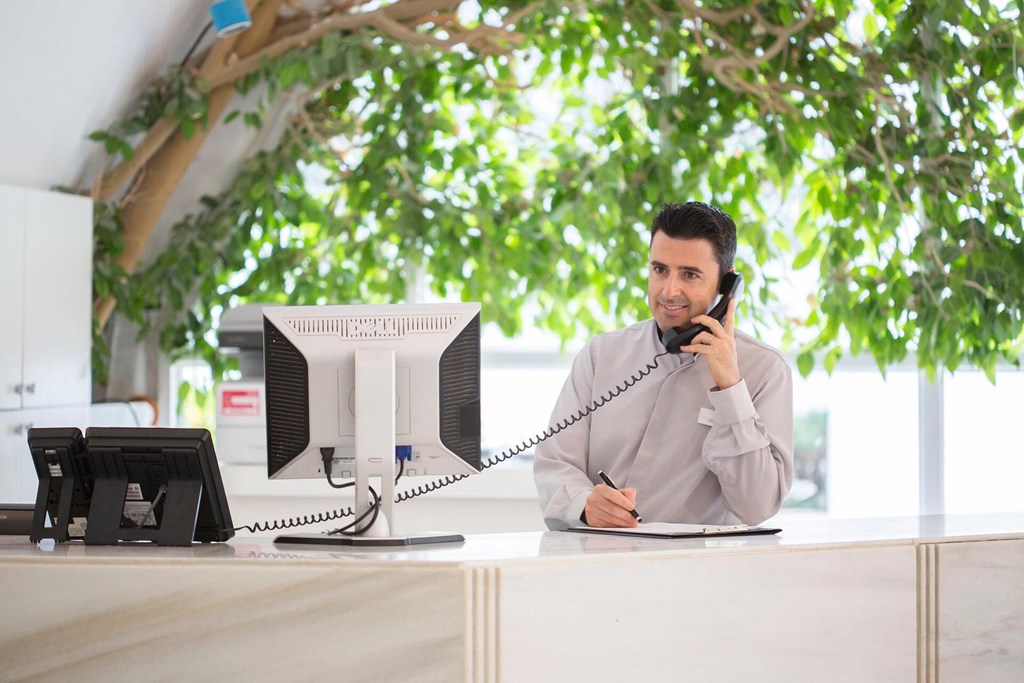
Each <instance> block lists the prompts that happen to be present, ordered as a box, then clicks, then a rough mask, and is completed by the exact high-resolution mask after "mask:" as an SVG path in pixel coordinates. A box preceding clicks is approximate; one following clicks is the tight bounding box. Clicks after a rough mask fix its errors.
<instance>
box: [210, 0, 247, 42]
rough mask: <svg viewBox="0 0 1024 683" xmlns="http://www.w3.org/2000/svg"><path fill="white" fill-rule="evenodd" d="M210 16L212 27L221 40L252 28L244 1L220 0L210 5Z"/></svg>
mask: <svg viewBox="0 0 1024 683" xmlns="http://www.w3.org/2000/svg"><path fill="white" fill-rule="evenodd" d="M210 16H211V17H212V18H213V27H214V28H215V29H216V30H217V35H218V36H219V37H221V38H223V37H224V36H229V35H231V34H232V33H238V32H239V31H244V30H245V29H247V28H249V27H250V26H252V18H251V17H250V16H249V10H247V9H246V8H245V0H220V2H215V3H213V4H212V5H210Z"/></svg>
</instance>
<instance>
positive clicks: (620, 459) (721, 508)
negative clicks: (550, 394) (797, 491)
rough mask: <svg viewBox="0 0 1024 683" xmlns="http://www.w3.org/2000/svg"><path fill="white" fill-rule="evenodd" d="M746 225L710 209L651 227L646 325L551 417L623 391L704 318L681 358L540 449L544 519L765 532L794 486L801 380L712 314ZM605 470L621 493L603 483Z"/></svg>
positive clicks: (618, 340) (615, 348) (693, 208)
mask: <svg viewBox="0 0 1024 683" xmlns="http://www.w3.org/2000/svg"><path fill="white" fill-rule="evenodd" d="M735 255H736V225H735V224H734V223H733V221H732V219H731V218H730V217H729V216H728V215H727V214H726V213H724V212H723V211H721V210H719V209H717V208H714V207H711V206H708V205H706V204H702V203H699V202H690V203H687V204H671V205H666V206H664V207H663V208H662V210H661V211H660V212H659V213H658V215H657V216H656V217H655V219H654V222H653V224H652V226H651V246H650V263H649V266H648V286H647V303H648V305H649V306H650V309H651V314H652V316H653V320H645V321H643V322H639V323H636V324H635V325H631V326H630V327H626V328H624V329H621V330H616V331H614V332H608V333H605V334H601V335H599V336H597V337H595V338H594V339H591V340H590V341H589V342H588V343H587V344H586V346H584V348H583V350H582V351H580V353H579V355H578V356H577V357H576V359H575V361H574V362H573V367H572V371H571V373H570V375H569V378H568V379H567V380H566V382H565V386H564V387H563V388H562V393H561V394H560V395H559V397H558V401H557V403H556V404H555V409H554V411H553V413H552V422H555V421H561V420H563V419H566V418H568V417H570V416H572V415H574V414H576V413H577V412H579V411H581V410H584V409H585V408H586V407H588V406H590V405H592V404H593V403H594V401H597V400H599V399H600V398H601V397H602V396H605V395H607V394H608V393H609V392H612V391H614V390H615V387H616V386H617V385H621V384H622V383H623V381H624V380H626V379H628V378H629V377H630V376H631V375H635V374H636V372H637V370H638V369H641V368H644V367H645V365H646V364H647V363H650V362H651V359H653V358H654V357H655V356H656V355H658V354H660V353H663V352H664V351H665V346H664V341H663V340H664V339H665V335H666V333H671V328H673V327H676V326H686V325H690V324H691V323H702V324H704V325H706V326H707V327H708V328H709V331H708V332H702V333H701V334H699V335H698V336H697V337H696V338H695V339H694V340H693V343H692V344H690V345H688V346H683V347H682V351H683V352H682V353H680V354H673V355H666V356H662V357H661V358H659V359H658V367H657V368H656V369H655V370H653V371H652V372H651V373H650V375H648V376H647V377H644V378H643V379H641V380H640V381H639V382H637V383H636V384H635V385H634V386H632V387H630V388H629V389H628V390H627V391H625V392H624V393H623V394H621V395H620V396H618V397H616V398H613V399H611V400H610V401H609V402H608V403H606V404H605V405H604V406H602V407H601V408H599V409H598V410H597V411H595V412H594V413H592V414H590V415H588V416H587V417H586V418H584V419H582V420H580V421H579V422H576V423H575V424H574V425H572V426H571V427H568V428H566V429H564V430H563V431H561V432H559V433H558V434H556V435H554V436H552V437H551V438H549V439H548V440H546V441H544V442H543V443H541V444H540V445H538V446H537V449H536V457H535V460H534V479H535V481H536V484H537V489H538V491H539V493H540V504H541V508H542V510H543V514H544V521H545V523H546V524H547V525H548V527H549V528H552V529H558V528H564V527H566V526H570V525H578V524H580V522H583V523H585V524H588V525H590V526H599V527H634V526H636V525H637V520H636V519H635V518H634V516H633V514H631V512H630V511H631V510H636V511H637V512H638V513H639V514H640V515H641V516H642V518H643V521H644V522H686V523H703V524H736V523H746V524H759V523H760V522H763V521H764V520H765V519H767V518H769V517H771V516H772V515H774V514H775V513H776V512H778V510H779V508H780V507H781V505H782V501H783V499H784V498H785V497H786V494H787V493H788V492H789V489H790V486H791V485H792V482H793V384H792V377H791V374H790V370H789V366H788V365H787V364H786V362H785V360H783V358H782V356H781V355H779V353H778V352H777V351H775V350H774V349H772V348H771V347H769V346H767V345H765V344H762V343H761V342H759V341H757V340H755V339H754V338H753V337H751V336H749V335H747V334H744V333H742V332H736V331H735V330H734V329H733V316H734V313H735V310H736V301H735V300H734V301H732V302H731V303H730V305H729V307H728V312H727V314H726V317H725V321H724V322H723V323H720V322H718V321H717V320H715V319H714V318H711V317H709V316H707V315H705V312H706V311H708V310H709V308H710V307H711V306H712V305H713V304H714V303H715V300H716V299H717V298H718V288H719V282H720V280H721V278H722V275H723V274H725V273H726V272H729V271H731V270H733V259H734V258H735ZM599 470H603V471H604V472H605V473H606V474H607V475H608V476H609V477H610V478H611V481H612V482H613V483H614V484H616V485H617V486H619V487H621V488H620V489H615V488H612V487H610V486H608V485H606V484H603V483H601V478H600V477H599V476H598V471H599Z"/></svg>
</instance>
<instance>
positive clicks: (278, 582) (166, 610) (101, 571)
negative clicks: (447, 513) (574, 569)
mask: <svg viewBox="0 0 1024 683" xmlns="http://www.w3.org/2000/svg"><path fill="white" fill-rule="evenodd" d="M0 574H2V578H0V605H2V612H3V622H4V623H3V628H2V631H0V634H2V637H0V680H2V681H11V680H21V679H25V678H31V679H33V680H61V681H68V680H115V679H116V680H126V681H129V680H130V681H133V682H140V681H168V680H188V681H192V680H199V681H203V680H216V681H225V680H235V681H244V680H275V681H301V680H319V681H327V680H334V681H372V682H373V683H380V682H381V681H399V680H400V681H444V682H445V683H447V682H449V681H457V680H460V679H462V677H463V674H464V668H465V663H464V662H465V647H466V644H467V643H466V641H465V638H464V635H463V626H464V620H465V608H464V603H463V601H464V600H465V598H466V596H465V594H464V591H463V585H464V583H463V576H462V572H461V571H459V570H458V569H457V568H447V569H446V568H444V567H434V568H426V569H414V570H413V571H410V570H409V568H405V569H404V570H403V571H397V570H391V569H382V568H380V567H379V566H375V567H374V566H368V567H365V568H364V567H359V566H352V565H333V566H331V565H325V564H309V563H307V564H303V563H301V562H297V563H295V564H293V565H291V566H288V565H283V564H280V563H273V564H267V563H248V564H246V566H241V565H238V564H231V565H229V564H223V563H204V564H202V565H195V564H193V565H191V566H175V565H174V564H170V565H153V564H148V565H146V564H122V565H118V564H112V563H102V564H76V565H75V566H74V567H70V566H68V565H66V564H60V563H50V564H46V563H40V564H36V565H33V566H31V567H29V566H25V565H22V566H21V568H20V571H12V567H11V566H9V565H8V566H5V567H3V568H2V569H0Z"/></svg>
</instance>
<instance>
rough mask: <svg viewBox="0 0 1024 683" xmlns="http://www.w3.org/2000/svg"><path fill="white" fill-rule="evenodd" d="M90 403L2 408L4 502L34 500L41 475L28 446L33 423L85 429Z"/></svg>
mask: <svg viewBox="0 0 1024 683" xmlns="http://www.w3.org/2000/svg"><path fill="white" fill-rule="evenodd" d="M88 424H89V406H71V407H59V408H33V409H30V410H4V411H0V503H34V502H35V500H36V491H37V489H38V487H39V478H38V477H37V476H36V473H35V469H34V468H33V466H32V456H31V454H30V451H29V449H28V430H29V429H31V428H32V427H78V428H79V429H81V430H82V433H83V434H84V433H85V429H86V427H87V426H88Z"/></svg>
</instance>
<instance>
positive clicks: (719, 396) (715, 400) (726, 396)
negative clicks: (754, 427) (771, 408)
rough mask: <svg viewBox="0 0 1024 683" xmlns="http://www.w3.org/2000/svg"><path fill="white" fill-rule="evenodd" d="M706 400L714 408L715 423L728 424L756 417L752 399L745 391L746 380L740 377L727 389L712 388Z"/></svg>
mask: <svg viewBox="0 0 1024 683" xmlns="http://www.w3.org/2000/svg"><path fill="white" fill-rule="evenodd" d="M708 400H709V401H711V407H713V408H714V409H715V424H719V425H729V424H736V423H737V422H742V421H743V420H748V419H750V418H752V417H753V418H756V417H757V410H756V409H755V408H754V401H753V400H751V398H750V392H749V391H747V381H746V380H745V379H741V380H740V381H739V382H738V383H737V384H734V385H733V386H731V387H729V388H728V389H717V390H716V389H712V390H711V391H709V392H708Z"/></svg>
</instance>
